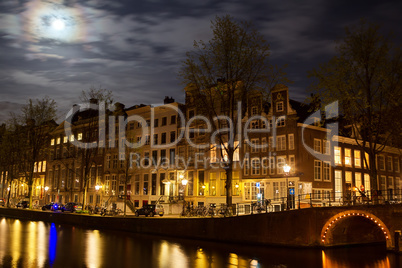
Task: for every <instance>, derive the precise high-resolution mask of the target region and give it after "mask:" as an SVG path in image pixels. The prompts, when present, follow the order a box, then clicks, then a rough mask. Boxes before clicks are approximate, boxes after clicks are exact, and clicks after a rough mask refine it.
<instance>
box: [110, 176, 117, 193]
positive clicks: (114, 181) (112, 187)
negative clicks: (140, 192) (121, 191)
mask: <svg viewBox="0 0 402 268" xmlns="http://www.w3.org/2000/svg"><path fill="white" fill-rule="evenodd" d="M110 190H111V191H112V195H116V191H117V176H116V175H112V181H111V185H110Z"/></svg>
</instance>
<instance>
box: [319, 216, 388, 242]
mask: <svg viewBox="0 0 402 268" xmlns="http://www.w3.org/2000/svg"><path fill="white" fill-rule="evenodd" d="M349 216H361V217H364V218H366V219H370V220H371V221H372V222H374V223H375V224H376V225H377V226H378V227H379V228H381V230H382V231H383V233H384V236H385V238H386V239H388V238H389V236H388V234H387V232H386V231H385V229H384V226H382V225H381V223H379V222H378V220H377V219H374V218H373V217H371V216H369V215H367V214H365V213H359V212H351V213H345V214H343V215H340V216H339V217H336V218H335V219H333V220H332V221H331V222H330V223H329V224H328V226H327V227H326V229H325V231H324V234H323V235H322V240H321V241H322V242H323V243H325V239H326V237H327V232H328V230H329V228H330V227H331V226H332V225H334V223H335V222H337V221H338V220H340V219H343V218H346V217H349Z"/></svg>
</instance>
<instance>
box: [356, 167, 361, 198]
mask: <svg viewBox="0 0 402 268" xmlns="http://www.w3.org/2000/svg"><path fill="white" fill-rule="evenodd" d="M361 185H362V174H361V173H360V172H356V173H355V186H356V187H357V189H359V190H360V186H361ZM356 194H357V195H358V196H360V193H359V191H357V192H356Z"/></svg>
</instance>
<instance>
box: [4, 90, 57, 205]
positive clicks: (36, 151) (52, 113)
mask: <svg viewBox="0 0 402 268" xmlns="http://www.w3.org/2000/svg"><path fill="white" fill-rule="evenodd" d="M55 117H56V103H55V101H54V100H52V99H50V98H48V97H45V98H43V99H40V100H39V99H37V100H36V101H33V100H32V99H29V100H28V103H27V104H26V105H25V106H23V107H22V109H21V113H20V114H18V115H16V114H12V117H11V121H10V129H11V131H13V132H14V134H15V138H16V139H14V142H16V144H15V145H18V146H19V148H16V150H17V151H18V152H19V158H20V165H19V167H20V168H19V171H20V173H24V177H25V182H26V183H27V185H28V196H29V207H30V208H32V194H33V185H34V180H35V177H34V168H35V165H36V164H37V163H38V162H39V161H40V160H41V158H42V157H43V152H44V150H45V148H46V145H47V144H48V142H49V133H50V131H51V130H52V129H53V128H54V127H55V126H56V125H57V124H56V123H55V122H54V119H55Z"/></svg>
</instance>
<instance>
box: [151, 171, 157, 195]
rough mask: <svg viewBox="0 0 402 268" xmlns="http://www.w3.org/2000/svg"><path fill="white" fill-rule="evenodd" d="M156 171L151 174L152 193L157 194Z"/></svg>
mask: <svg viewBox="0 0 402 268" xmlns="http://www.w3.org/2000/svg"><path fill="white" fill-rule="evenodd" d="M156 176H157V174H156V173H153V174H152V175H151V195H156Z"/></svg>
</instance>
